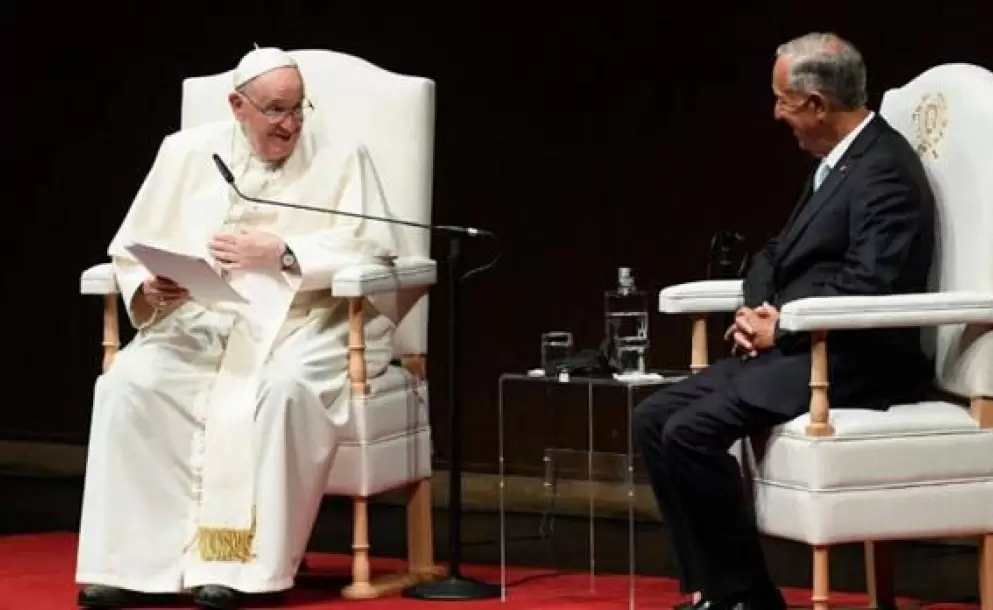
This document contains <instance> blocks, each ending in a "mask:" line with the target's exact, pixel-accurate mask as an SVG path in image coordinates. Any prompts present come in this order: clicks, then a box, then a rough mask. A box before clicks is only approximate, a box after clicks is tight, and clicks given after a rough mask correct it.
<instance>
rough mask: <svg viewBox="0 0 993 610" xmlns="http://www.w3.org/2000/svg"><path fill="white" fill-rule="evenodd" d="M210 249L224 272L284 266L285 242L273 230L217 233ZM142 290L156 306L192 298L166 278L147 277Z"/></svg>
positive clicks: (159, 306)
mask: <svg viewBox="0 0 993 610" xmlns="http://www.w3.org/2000/svg"><path fill="white" fill-rule="evenodd" d="M207 249H208V251H209V252H210V255H211V256H212V257H214V259H215V260H216V261H217V263H218V265H219V266H220V268H221V270H222V271H224V272H228V271H244V270H249V269H265V270H275V269H280V268H281V267H282V257H283V252H284V251H285V250H286V243H285V242H284V241H283V240H282V239H281V238H280V237H279V236H277V235H273V234H272V233H266V232H264V231H241V232H238V233H219V234H217V235H215V236H214V237H213V239H211V240H210V243H209V244H208V245H207ZM141 289H142V294H143V295H144V297H145V300H146V301H147V302H148V304H149V305H151V306H152V307H154V308H157V309H162V308H166V307H170V306H172V305H175V304H178V303H181V302H183V301H185V300H186V299H187V298H189V292H188V291H187V290H186V288H184V287H182V286H180V285H178V284H176V282H174V281H172V280H170V279H169V278H164V277H152V278H149V279H147V280H145V282H144V283H143V284H142V285H141Z"/></svg>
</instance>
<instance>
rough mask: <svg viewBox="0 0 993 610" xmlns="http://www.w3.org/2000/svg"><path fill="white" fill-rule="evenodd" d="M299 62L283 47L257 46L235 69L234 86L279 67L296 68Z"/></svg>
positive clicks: (236, 86)
mask: <svg viewBox="0 0 993 610" xmlns="http://www.w3.org/2000/svg"><path fill="white" fill-rule="evenodd" d="M296 67H297V62H296V60H294V59H293V58H292V57H290V56H289V54H287V53H286V52H285V51H283V50H282V49H277V48H275V47H265V48H262V49H260V48H258V46H257V45H256V47H255V48H254V49H252V50H251V51H249V52H248V53H247V54H246V55H245V56H244V57H242V58H241V61H240V62H238V67H236V68H235V69H234V88H235V89H237V88H238V87H241V86H242V85H244V84H245V83H247V82H249V81H250V80H252V79H254V78H257V77H259V76H262V75H263V74H265V73H266V72H271V71H273V70H276V69H278V68H296Z"/></svg>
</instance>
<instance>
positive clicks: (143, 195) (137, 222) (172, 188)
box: [107, 134, 185, 328]
mask: <svg viewBox="0 0 993 610" xmlns="http://www.w3.org/2000/svg"><path fill="white" fill-rule="evenodd" d="M177 148H178V146H177V145H176V137H175V134H173V135H170V136H166V137H165V138H164V139H163V140H162V143H161V144H160V145H159V149H158V152H157V153H156V155H155V160H154V161H153V162H152V168H151V169H150V170H149V172H148V175H146V176H145V180H144V182H142V185H141V188H139V189H138V193H137V194H136V195H135V198H134V201H132V203H131V207H130V208H129V209H128V213H127V216H125V218H124V222H122V223H121V226H120V228H119V229H118V230H117V234H116V235H115V236H114V239H113V240H112V241H111V243H110V247H109V248H108V251H107V253H108V255H109V256H110V259H111V263H112V264H113V268H114V276H115V278H116V280H117V286H118V289H119V290H120V292H121V298H122V299H123V300H124V304H125V306H126V308H127V312H128V318H129V319H130V320H131V324H132V325H133V326H135V327H136V328H137V327H139V326H141V325H142V324H144V323H145V322H146V321H147V320H148V318H149V317H150V316H151V315H152V313H153V309H152V307H151V306H150V305H148V304H147V303H145V302H144V300H143V299H137V300H136V299H135V296H136V295H137V294H138V289H139V288H140V287H141V285H142V283H143V282H144V281H145V280H147V279H148V278H150V277H152V274H151V273H150V272H149V271H148V270H147V269H145V267H144V266H142V265H141V263H139V262H138V261H137V260H135V259H134V257H133V256H131V254H130V253H129V252H128V251H127V250H125V249H124V247H125V246H127V245H128V244H129V243H130V242H131V235H132V233H133V230H134V228H135V227H136V226H141V227H143V228H144V227H162V228H165V227H166V226H167V225H168V223H170V222H175V219H173V218H172V215H173V214H174V208H173V205H172V204H174V203H175V202H176V201H177V199H179V198H180V196H181V189H180V185H181V184H182V183H183V180H182V179H181V177H182V175H183V171H184V164H185V159H184V156H183V155H182V154H180V153H179V151H178V150H177Z"/></svg>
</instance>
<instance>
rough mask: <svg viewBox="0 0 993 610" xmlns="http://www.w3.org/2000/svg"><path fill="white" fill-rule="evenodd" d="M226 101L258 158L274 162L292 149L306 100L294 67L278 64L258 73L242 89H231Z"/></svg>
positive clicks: (301, 82)
mask: <svg viewBox="0 0 993 610" xmlns="http://www.w3.org/2000/svg"><path fill="white" fill-rule="evenodd" d="M230 102H231V109H232V110H233V111H234V114H235V117H236V118H237V119H238V121H239V122H240V123H241V124H242V126H243V127H244V129H245V135H246V136H247V137H248V140H249V142H251V144H252V148H253V149H254V150H255V154H257V155H258V156H259V157H260V158H261V159H262V160H264V161H268V162H270V163H278V162H280V161H284V160H285V159H286V158H287V157H289V156H290V154H292V153H293V149H294V148H295V147H296V144H297V141H298V140H299V139H300V130H301V128H302V127H303V113H304V108H305V106H307V104H308V103H307V100H306V98H305V97H304V88H303V80H302V79H301V78H300V72H299V71H298V70H297V69H296V68H279V69H277V70H272V71H271V72H267V73H265V74H263V75H261V76H259V77H258V78H256V79H255V80H253V81H251V82H250V83H248V85H247V86H246V87H245V88H244V89H243V90H242V91H240V92H235V93H232V94H231V97H230Z"/></svg>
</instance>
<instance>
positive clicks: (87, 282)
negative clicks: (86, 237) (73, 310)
mask: <svg viewBox="0 0 993 610" xmlns="http://www.w3.org/2000/svg"><path fill="white" fill-rule="evenodd" d="M118 292H120V291H119V290H118V288H117V280H115V279H114V268H113V266H112V265H111V264H110V263H101V264H99V265H94V266H92V267H90V268H89V269H87V270H86V271H83V273H82V275H81V276H80V277H79V293H80V294H101V295H108V294H117V293H118Z"/></svg>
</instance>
